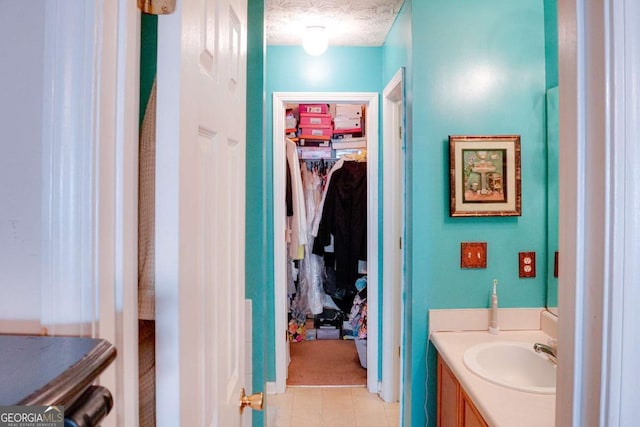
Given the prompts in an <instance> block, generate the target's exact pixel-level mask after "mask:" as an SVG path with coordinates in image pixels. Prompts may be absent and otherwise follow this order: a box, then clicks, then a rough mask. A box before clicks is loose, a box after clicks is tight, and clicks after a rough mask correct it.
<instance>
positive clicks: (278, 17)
mask: <svg viewBox="0 0 640 427" xmlns="http://www.w3.org/2000/svg"><path fill="white" fill-rule="evenodd" d="M403 1H404V0H265V21H266V22H265V25H266V33H267V44H270V45H297V44H300V43H301V36H302V34H303V30H304V28H305V27H307V26H309V25H324V27H325V28H326V31H327V34H328V36H329V45H330V46H332V45H333V46H380V45H382V44H383V43H384V40H385V37H386V36H387V33H388V32H389V29H390V28H391V25H392V24H393V21H394V20H395V17H396V15H397V14H398V11H399V10H400V7H401V6H402V3H403Z"/></svg>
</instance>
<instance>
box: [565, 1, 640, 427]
mask: <svg viewBox="0 0 640 427" xmlns="http://www.w3.org/2000/svg"><path fill="white" fill-rule="evenodd" d="M639 18H640V5H638V2H637V1H636V0H610V1H592V0H561V1H560V2H559V3H558V25H559V28H558V29H559V31H558V34H559V53H560V55H559V77H560V78H559V91H560V141H562V143H561V144H560V152H559V155H560V197H559V200H560V205H559V207H560V209H559V230H560V233H559V246H560V260H561V262H560V264H561V265H560V269H559V274H560V277H559V283H558V284H559V286H558V302H559V304H558V306H559V317H560V322H559V324H558V337H559V348H560V351H559V354H558V392H557V398H556V408H557V411H556V425H558V426H582V425H600V426H605V425H633V424H634V423H636V422H637V419H638V418H639V417H640V407H638V405H637V403H636V402H637V400H638V398H639V397H640V396H638V394H639V393H638V387H637V378H638V377H639V376H640V367H638V364H637V363H636V361H637V360H638V358H640V341H639V339H638V336H637V333H636V332H635V330H634V327H633V325H637V324H638V323H639V322H640V314H639V312H638V310H637V309H636V306H637V304H638V302H640V290H639V288H638V283H639V282H640V266H639V265H638V257H640V243H639V242H638V238H637V236H638V234H639V233H640V223H638V220H637V209H638V207H639V204H640V170H639V169H638V167H637V166H636V164H635V163H636V162H637V158H638V155H640V150H639V149H638V146H637V141H638V139H639V138H640V119H639V117H638V101H639V100H640V90H639V85H638V76H637V70H638V69H639V68H640V55H639V54H638V52H639V51H640V49H639V48H638V47H639V46H640V29H639V28H638V26H637V25H635V23H636V22H637V20H638V19H639ZM596 169H597V170H598V171H599V173H597V174H594V173H593V171H594V170H596Z"/></svg>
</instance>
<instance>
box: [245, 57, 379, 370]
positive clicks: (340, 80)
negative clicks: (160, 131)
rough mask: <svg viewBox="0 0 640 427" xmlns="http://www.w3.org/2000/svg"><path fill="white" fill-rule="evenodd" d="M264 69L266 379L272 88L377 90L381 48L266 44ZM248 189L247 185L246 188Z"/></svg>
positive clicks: (270, 342) (270, 348) (270, 354)
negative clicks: (314, 49)
mask: <svg viewBox="0 0 640 427" xmlns="http://www.w3.org/2000/svg"><path fill="white" fill-rule="evenodd" d="M266 63H267V71H266V78H267V80H266V93H267V108H266V112H267V113H266V122H265V128H266V152H265V159H266V160H267V165H268V166H267V167H266V171H267V173H266V176H265V180H266V183H267V194H268V195H269V197H268V200H267V214H266V216H265V218H266V219H267V225H266V227H267V236H268V241H269V242H268V254H267V257H266V259H267V265H268V269H269V270H268V273H267V280H268V284H269V285H268V286H267V292H268V295H267V301H268V304H267V310H268V311H267V313H268V314H269V315H268V316H267V317H266V319H267V329H268V334H267V351H266V353H265V354H266V355H267V358H268V360H267V381H275V348H274V343H275V325H274V322H275V317H274V316H273V313H274V295H273V264H274V263H273V249H272V248H273V216H272V212H273V197H272V194H273V185H272V184H271V183H272V182H273V170H272V167H271V165H272V164H273V161H272V159H273V150H272V149H271V147H272V137H271V136H272V133H273V131H272V129H273V126H272V122H273V112H272V111H271V102H272V99H273V92H378V93H379V92H380V91H381V87H382V83H381V79H380V77H381V76H382V48H380V47H330V48H329V50H327V52H326V53H325V54H323V55H321V56H317V57H314V56H309V55H307V54H306V53H305V52H304V50H303V49H302V48H301V47H299V46H268V48H267V59H266ZM248 191H250V189H248Z"/></svg>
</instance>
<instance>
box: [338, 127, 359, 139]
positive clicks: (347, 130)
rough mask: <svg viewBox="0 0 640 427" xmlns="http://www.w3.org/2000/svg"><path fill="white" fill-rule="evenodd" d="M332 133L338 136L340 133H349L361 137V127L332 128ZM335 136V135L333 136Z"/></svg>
mask: <svg viewBox="0 0 640 427" xmlns="http://www.w3.org/2000/svg"><path fill="white" fill-rule="evenodd" d="M333 134H334V135H336V136H338V137H339V136H340V135H342V134H350V135H351V136H352V137H354V138H355V137H361V136H362V129H361V128H352V129H334V130H333ZM334 138H335V136H334Z"/></svg>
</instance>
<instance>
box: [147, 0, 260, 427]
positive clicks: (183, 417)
mask: <svg viewBox="0 0 640 427" xmlns="http://www.w3.org/2000/svg"><path fill="white" fill-rule="evenodd" d="M246 26H247V3H246V0H198V1H180V2H178V10H177V11H176V12H175V14H172V15H167V16H160V17H159V19H158V80H157V81H158V83H157V84H158V92H157V93H158V95H157V96H158V98H157V101H158V112H157V113H158V114H157V123H158V124H157V164H156V212H157V214H156V215H157V217H156V322H157V323H156V336H157V338H156V340H157V341H156V375H157V387H156V391H157V395H156V396H157V400H156V405H157V422H158V426H160V427H162V426H171V427H174V426H178V425H182V426H224V427H227V426H239V425H240V424H241V415H240V410H239V405H238V404H239V400H240V393H241V389H242V387H245V386H248V385H249V384H245V378H244V375H245V369H244V363H245V359H244V357H245V354H244V353H245V352H244V342H245V324H244V314H245V313H244V310H243V307H244V289H245V284H244V239H245V232H244V229H245V225H244V223H245V221H244V218H245V214H244V210H245V122H246V112H245V111H246V110H245V107H246V38H247V28H246Z"/></svg>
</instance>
